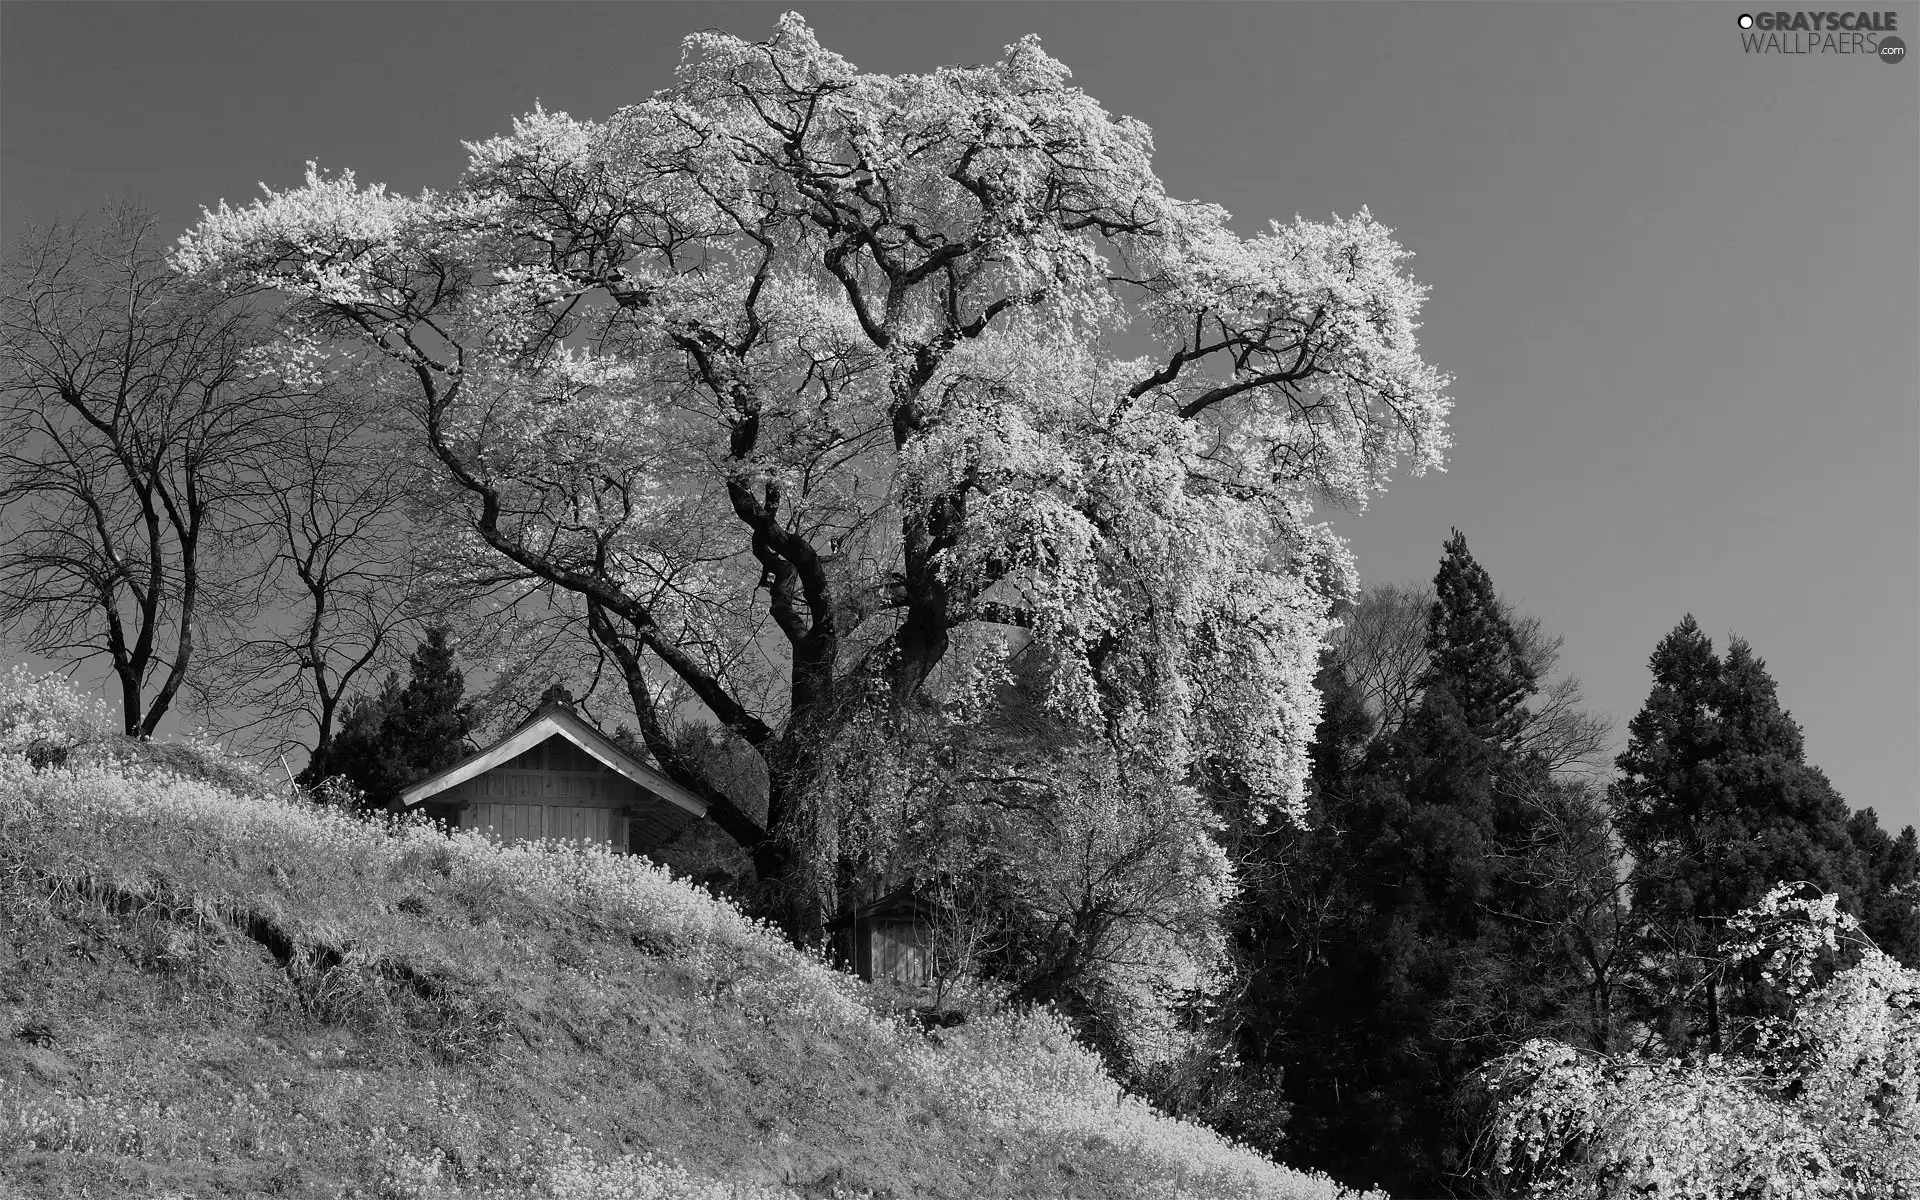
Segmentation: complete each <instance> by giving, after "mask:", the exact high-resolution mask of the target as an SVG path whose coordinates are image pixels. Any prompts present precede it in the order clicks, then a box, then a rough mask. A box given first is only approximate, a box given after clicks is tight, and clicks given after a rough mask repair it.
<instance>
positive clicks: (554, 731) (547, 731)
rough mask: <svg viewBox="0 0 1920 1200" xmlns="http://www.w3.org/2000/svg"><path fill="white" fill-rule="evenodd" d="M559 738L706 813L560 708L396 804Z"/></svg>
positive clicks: (654, 791)
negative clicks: (548, 740)
mask: <svg viewBox="0 0 1920 1200" xmlns="http://www.w3.org/2000/svg"><path fill="white" fill-rule="evenodd" d="M556 735H557V736H559V737H563V738H565V739H566V740H567V741H569V742H571V743H573V744H574V745H575V746H577V747H579V748H580V750H581V751H582V752H584V753H585V754H587V755H588V756H589V757H591V758H593V759H594V760H595V761H596V762H598V763H600V764H601V765H602V766H604V767H606V768H607V769H608V770H610V771H612V772H614V773H615V774H616V775H620V776H622V777H624V778H626V779H628V780H630V781H631V782H633V783H634V784H636V785H637V786H639V787H640V788H641V789H642V790H644V791H646V792H647V793H648V794H650V795H653V796H657V797H659V798H660V799H662V800H665V801H666V802H667V803H669V804H671V805H673V806H674V807H676V808H679V809H682V810H684V811H686V812H689V813H692V814H693V815H694V816H696V817H704V816H706V815H707V806H706V804H705V802H704V801H702V800H701V799H700V798H699V797H698V796H695V795H694V794H693V793H691V792H689V791H687V790H686V789H685V788H683V787H681V786H680V785H679V784H677V783H675V782H673V781H672V780H671V779H668V778H667V777H666V776H664V775H662V774H660V772H658V771H656V770H654V769H653V768H652V767H649V766H647V765H646V764H645V763H643V762H640V761H639V760H638V759H635V758H634V757H632V756H631V755H629V754H627V753H626V752H625V751H623V750H621V749H620V747H618V746H617V745H614V744H613V743H612V742H610V741H608V740H607V738H606V737H605V736H604V735H602V734H600V733H599V732H598V731H596V730H594V729H593V728H592V727H591V726H589V725H587V724H586V723H585V722H583V721H581V720H580V719H579V718H578V717H574V716H572V715H571V714H570V713H568V712H567V711H565V710H564V709H554V710H549V711H547V712H543V713H540V714H539V715H537V716H536V717H535V718H534V719H532V720H530V721H528V722H527V723H526V724H525V725H524V726H522V727H521V728H519V729H516V730H514V731H513V732H512V733H510V734H508V735H507V736H506V737H505V738H502V739H501V740H500V741H498V742H496V743H494V744H493V745H492V746H489V747H488V748H487V749H485V750H482V751H480V752H479V753H477V754H471V755H468V756H467V757H466V758H463V759H461V760H460V761H459V762H457V763H455V764H453V765H452V766H450V767H448V768H447V769H446V770H444V771H441V772H439V773H437V774H434V775H429V776H428V777H427V778H425V779H422V780H421V781H420V782H418V783H416V784H414V785H413V786H411V787H408V788H405V789H403V790H402V791H401V793H400V806H401V807H402V808H403V809H405V808H412V807H413V806H414V805H416V804H420V803H422V802H423V801H426V800H430V799H432V798H433V797H435V796H437V795H439V794H440V793H442V792H444V791H446V790H447V789H449V788H453V787H457V786H459V785H460V784H462V783H465V782H466V781H467V780H469V779H472V778H474V777H475V776H477V775H483V774H485V773H486V772H488V771H490V770H492V769H493V768H494V767H497V766H499V765H500V764H501V763H503V762H506V761H507V760H508V759H510V758H513V757H515V756H516V755H519V754H523V753H525V752H526V751H528V750H531V749H533V748H534V747H535V746H538V745H539V744H540V743H541V742H544V741H546V740H547V739H548V738H550V737H554V736H556Z"/></svg>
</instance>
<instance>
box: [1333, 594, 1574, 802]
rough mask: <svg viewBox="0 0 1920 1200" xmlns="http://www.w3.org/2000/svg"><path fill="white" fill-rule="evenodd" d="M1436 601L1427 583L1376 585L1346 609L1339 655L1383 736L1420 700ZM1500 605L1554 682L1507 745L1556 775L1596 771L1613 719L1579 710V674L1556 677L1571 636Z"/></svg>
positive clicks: (1530, 656) (1523, 651)
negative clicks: (1429, 622) (1534, 757)
mask: <svg viewBox="0 0 1920 1200" xmlns="http://www.w3.org/2000/svg"><path fill="white" fill-rule="evenodd" d="M1433 599H1434V596H1433V588H1432V587H1431V586H1429V585H1426V584H1417V583H1380V584H1372V585H1369V586H1368V587H1367V588H1366V589H1365V590H1364V591H1362V592H1361V593H1360V596H1359V599H1358V600H1356V601H1355V602H1354V604H1353V605H1352V606H1350V607H1349V608H1347V609H1346V610H1345V611H1344V612H1343V613H1341V614H1340V616H1341V621H1342V626H1341V630H1340V633H1339V635H1338V638H1337V641H1336V643H1335V647H1334V654H1335V657H1336V658H1338V659H1339V661H1340V664H1341V666H1342V667H1344V668H1345V669H1346V672H1347V678H1348V679H1349V680H1350V681H1351V682H1352V683H1353V685H1354V686H1355V687H1356V688H1358V689H1359V691H1360V694H1361V697H1362V699H1363V700H1364V701H1365V703H1366V706H1367V712H1368V713H1369V714H1370V715H1371V716H1372V717H1373V718H1374V720H1375V723H1376V728H1377V729H1378V731H1379V735H1380V736H1386V735H1388V734H1391V733H1392V732H1393V731H1394V730H1396V729H1398V728H1399V727H1400V725H1401V724H1402V723H1403V722H1404V721H1405V720H1406V718H1407V716H1408V715H1409V714H1410V713H1412V711H1413V710H1414V708H1416V707H1417V706H1418V705H1419V702H1420V691H1421V688H1422V686H1423V681H1424V678H1425V676H1426V673H1427V613H1428V611H1429V610H1430V609H1431V608H1432V607H1433ZM1501 607H1502V608H1503V609H1504V610H1505V611H1506V616H1507V620H1508V621H1509V623H1511V624H1512V626H1513V632H1514V635H1515V637H1516V638H1517V639H1518V640H1519V643H1520V655H1521V657H1522V658H1524V659H1525V660H1526V663H1527V665H1528V666H1530V667H1531V668H1533V674H1534V678H1536V679H1541V680H1549V679H1550V680H1551V682H1549V683H1547V684H1546V685H1545V686H1544V687H1543V688H1542V689H1541V690H1540V691H1538V692H1536V693H1535V694H1534V695H1533V697H1532V698H1531V699H1530V700H1529V701H1528V704H1527V718H1526V721H1525V723H1524V724H1523V725H1522V727H1521V730H1520V733H1519V735H1518V736H1517V738H1516V739H1515V740H1514V744H1513V745H1512V746H1511V747H1509V749H1511V750H1513V751H1515V752H1516V753H1519V754H1523V755H1538V756H1539V758H1540V759H1541V761H1543V762H1544V763H1546V765H1547V768H1548V769H1549V770H1550V771H1553V772H1555V773H1556V774H1560V773H1574V774H1591V773H1592V772H1594V771H1595V770H1598V769H1601V768H1603V767H1604V766H1605V760H1606V757H1607V750H1608V744H1609V742H1610V740H1611V736H1612V726H1611V724H1610V723H1609V722H1608V721H1607V719H1606V718H1605V717H1602V716H1597V715H1595V714H1593V713H1589V712H1587V711H1586V710H1585V709H1584V708H1582V707H1581V706H1582V704H1583V703H1584V701H1585V697H1584V696H1583V695H1582V694H1581V690H1580V681H1579V680H1578V679H1577V678H1574V677H1573V676H1562V677H1560V678H1558V679H1553V678H1552V676H1553V673H1554V670H1555V669H1556V668H1557V667H1558V666H1559V665H1560V651H1561V648H1562V647H1563V646H1564V645H1565V644H1566V639H1565V638H1564V637H1560V636H1558V635H1555V634H1551V633H1548V632H1547V630H1546V627H1545V626H1544V625H1543V624H1542V622H1541V620H1540V618H1539V617H1535V616H1528V615H1524V614H1522V613H1520V612H1518V611H1516V610H1515V609H1514V607H1513V605H1511V604H1508V603H1506V602H1505V601H1502V604H1501Z"/></svg>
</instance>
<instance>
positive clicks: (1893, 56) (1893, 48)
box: [1880, 37, 1907, 63]
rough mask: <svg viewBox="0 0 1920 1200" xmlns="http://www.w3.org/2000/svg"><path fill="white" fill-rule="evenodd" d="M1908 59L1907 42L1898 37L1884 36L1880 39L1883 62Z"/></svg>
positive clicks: (1881, 59)
mask: <svg viewBox="0 0 1920 1200" xmlns="http://www.w3.org/2000/svg"><path fill="white" fill-rule="evenodd" d="M1906 59H1907V44H1906V43H1905V42H1903V41H1901V40H1900V39H1899V38H1897V37H1883V38H1881V39H1880V61H1881V62H1889V63H1893V62H1905V61H1906Z"/></svg>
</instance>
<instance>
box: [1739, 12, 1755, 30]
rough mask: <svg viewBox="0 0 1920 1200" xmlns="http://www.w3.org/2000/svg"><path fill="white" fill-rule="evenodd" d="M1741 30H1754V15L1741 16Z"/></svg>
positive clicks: (1745, 14) (1743, 14) (1742, 14)
mask: <svg viewBox="0 0 1920 1200" xmlns="http://www.w3.org/2000/svg"><path fill="white" fill-rule="evenodd" d="M1740 28H1742V29H1752V28H1753V15H1752V14H1751V13H1741V14H1740Z"/></svg>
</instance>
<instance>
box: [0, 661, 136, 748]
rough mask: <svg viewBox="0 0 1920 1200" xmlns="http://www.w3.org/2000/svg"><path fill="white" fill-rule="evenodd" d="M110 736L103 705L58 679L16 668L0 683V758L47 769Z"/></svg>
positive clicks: (111, 723)
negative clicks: (17, 757) (23, 760)
mask: <svg viewBox="0 0 1920 1200" xmlns="http://www.w3.org/2000/svg"><path fill="white" fill-rule="evenodd" d="M112 731H113V721H112V717H111V716H110V715H109V713H108V711H107V706H106V704H105V703H104V702H102V701H99V700H89V699H87V698H86V697H85V696H82V695H81V694H80V692H79V691H78V690H77V689H76V688H74V686H73V685H72V684H71V683H69V682H67V681H66V680H65V679H63V678H61V677H60V676H58V675H35V674H33V672H31V671H29V670H27V668H26V666H25V665H24V664H19V665H16V666H14V668H13V669H12V670H10V671H8V672H7V674H6V676H5V678H4V679H0V755H5V754H18V755H21V756H23V757H25V758H27V759H29V760H31V761H33V762H34V763H36V764H44V765H51V764H55V763H60V762H65V761H66V758H67V755H68V754H69V753H71V752H72V751H74V750H76V749H78V748H79V747H81V746H83V745H85V744H87V743H88V742H91V741H95V740H97V739H99V738H102V737H105V736H106V735H108V734H109V733H111V732H112Z"/></svg>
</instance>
